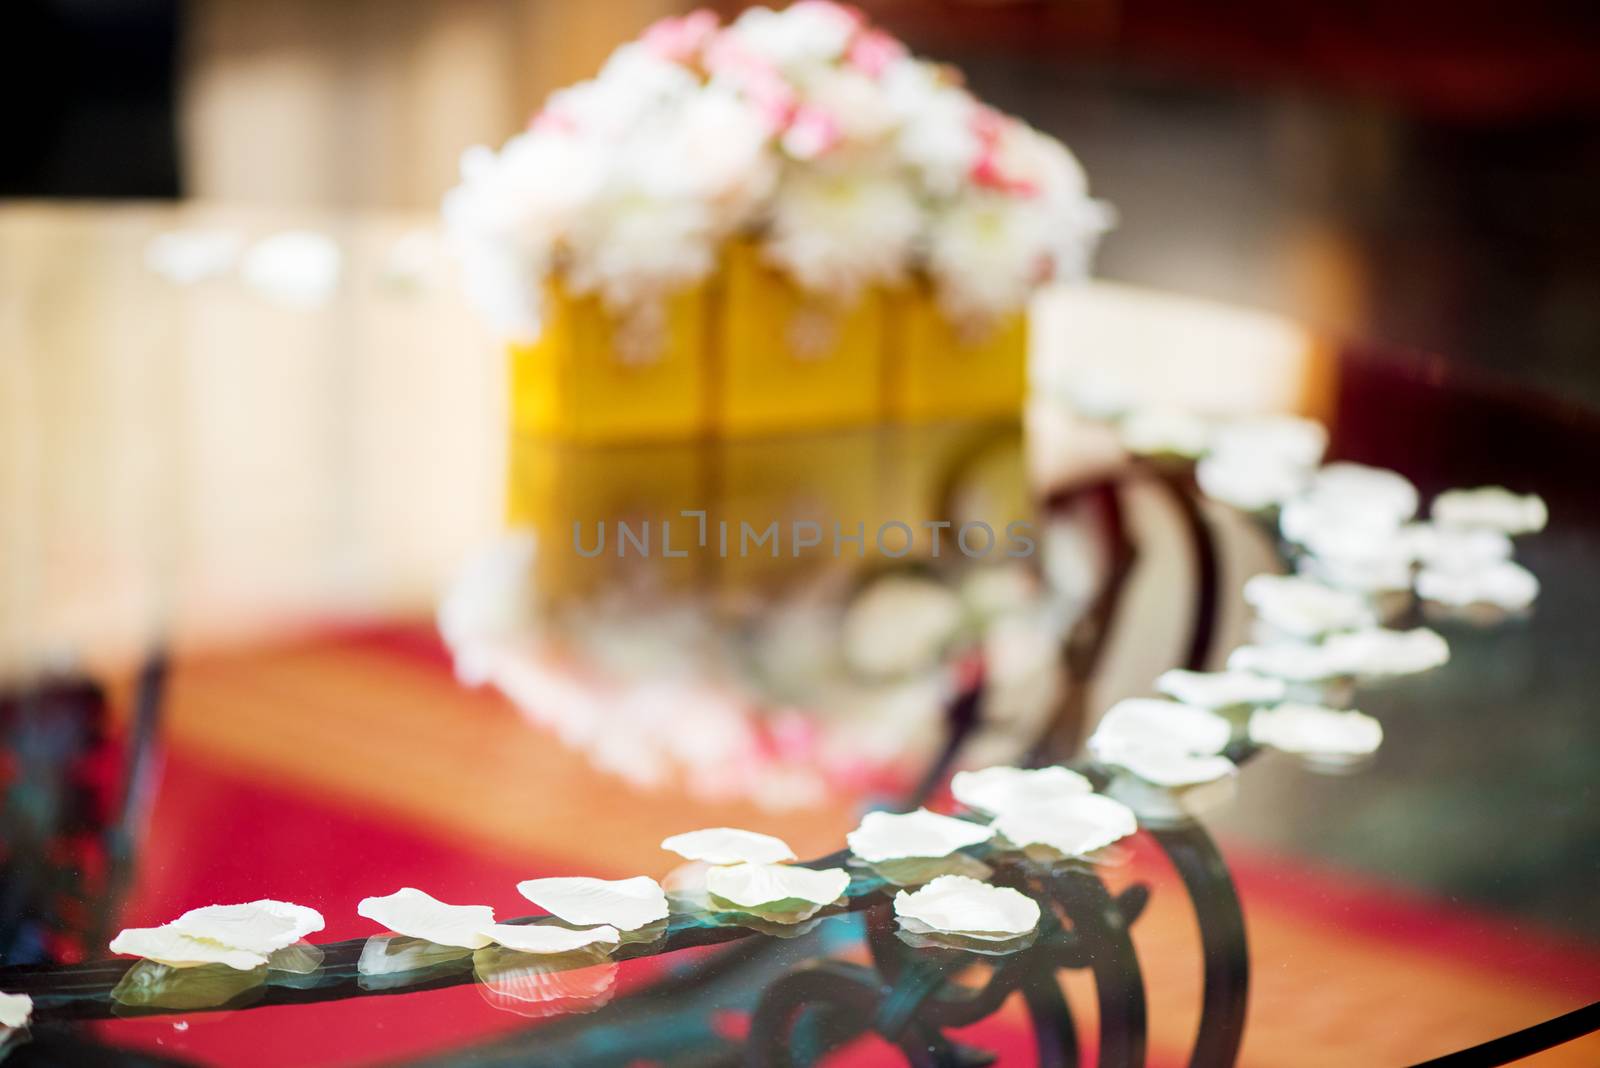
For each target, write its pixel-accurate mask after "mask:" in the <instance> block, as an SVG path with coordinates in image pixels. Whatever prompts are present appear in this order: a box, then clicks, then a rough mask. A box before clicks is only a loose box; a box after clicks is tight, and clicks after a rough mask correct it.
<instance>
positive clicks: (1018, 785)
mask: <svg viewBox="0 0 1600 1068" xmlns="http://www.w3.org/2000/svg"><path fill="white" fill-rule="evenodd" d="M1093 789H1094V787H1093V786H1092V785H1091V784H1090V783H1089V780H1088V779H1086V778H1084V777H1083V776H1082V775H1079V774H1078V773H1077V772H1075V771H1069V770H1068V769H1066V768H1063V767H1059V766H1051V767H1047V768H1033V769H1024V768H1009V767H1004V766H999V767H993V768H984V769H983V770H982V771H958V772H956V773H955V775H954V777H952V778H951V780H950V791H951V793H953V794H954V795H955V798H956V800H957V801H959V802H961V803H962V804H963V805H966V806H967V807H968V808H970V809H973V810H974V811H977V812H982V813H986V814H987V815H990V816H999V815H1003V814H1004V813H1007V812H1013V811H1016V810H1018V809H1025V808H1032V807H1034V806H1036V805H1043V804H1047V803H1049V802H1053V801H1062V800H1065V799H1067V798H1070V797H1076V796H1078V795H1079V794H1087V793H1090V792H1091V791H1093Z"/></svg>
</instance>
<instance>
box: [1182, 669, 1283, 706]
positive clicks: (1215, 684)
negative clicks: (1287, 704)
mask: <svg viewBox="0 0 1600 1068" xmlns="http://www.w3.org/2000/svg"><path fill="white" fill-rule="evenodd" d="M1156 689H1157V690H1159V691H1161V692H1162V693H1164V694H1166V695H1167V696H1168V697H1171V698H1173V699H1174V700H1177V701H1182V702H1183V703H1184V704H1186V705H1194V706H1196V707H1197V708H1229V707H1231V706H1233V705H1266V704H1271V703H1273V702H1274V701H1281V700H1283V696H1284V694H1285V693H1286V692H1287V691H1288V687H1287V686H1286V685H1284V682H1283V680H1282V679H1274V678H1269V677H1268V676H1266V675H1255V674H1252V673H1251V672H1248V671H1184V670H1182V669H1174V670H1172V671H1168V672H1165V673H1163V674H1162V675H1161V676H1160V677H1159V678H1157V679H1156Z"/></svg>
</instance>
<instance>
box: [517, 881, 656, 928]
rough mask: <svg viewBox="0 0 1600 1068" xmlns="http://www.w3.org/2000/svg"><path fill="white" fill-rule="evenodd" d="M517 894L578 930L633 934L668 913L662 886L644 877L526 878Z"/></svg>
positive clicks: (518, 885)
mask: <svg viewBox="0 0 1600 1068" xmlns="http://www.w3.org/2000/svg"><path fill="white" fill-rule="evenodd" d="M517 892H518V893H520V894H521V895H522V896H523V897H525V898H527V899H528V900H529V901H531V902H533V903H534V904H535V905H538V906H539V907H540V908H542V909H544V910H545V911H546V912H549V913H550V914H551V915H552V916H556V917H558V918H559V919H562V920H565V921H566V922H567V923H571V924H577V925H578V926H581V927H587V926H589V925H591V924H607V925H609V926H612V927H615V928H617V929H618V930H619V931H636V930H638V929H639V928H641V927H645V926H648V925H649V924H652V923H655V922H656V921H658V920H664V919H666V918H667V913H668V911H669V910H668V907H667V895H666V892H665V891H663V890H662V889H661V884H660V883H658V882H656V881H655V880H654V879H652V878H650V877H649V876H646V875H638V876H635V877H634V878H632V879H591V878H588V877H586V876H572V877H558V878H551V879H528V880H526V881H524V882H520V883H518V884H517Z"/></svg>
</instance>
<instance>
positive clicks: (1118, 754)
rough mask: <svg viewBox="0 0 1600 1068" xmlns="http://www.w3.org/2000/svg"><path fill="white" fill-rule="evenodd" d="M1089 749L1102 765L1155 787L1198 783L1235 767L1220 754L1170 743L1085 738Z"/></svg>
mask: <svg viewBox="0 0 1600 1068" xmlns="http://www.w3.org/2000/svg"><path fill="white" fill-rule="evenodd" d="M1089 750H1090V752H1091V753H1093V755H1094V758H1095V759H1096V760H1098V761H1100V762H1101V763H1102V764H1109V765H1112V766H1114V767H1119V768H1125V769H1127V770H1128V771H1130V772H1132V773H1133V774H1134V775H1136V776H1138V777H1139V778H1141V779H1143V780H1144V781H1145V782H1148V783H1153V784H1154V785H1156V786H1168V787H1180V786H1198V785H1199V784H1201V783H1207V782H1215V781H1217V780H1218V779H1224V778H1227V777H1228V776H1230V775H1232V774H1233V773H1234V772H1235V771H1237V770H1238V769H1237V768H1236V767H1234V764H1233V761H1231V760H1229V759H1228V758H1227V757H1223V756H1211V755H1204V754H1201V755H1197V754H1194V753H1186V752H1184V751H1183V750H1182V749H1178V748H1175V747H1173V746H1164V745H1151V744H1149V743H1140V742H1135V741H1129V740H1124V739H1118V738H1112V739H1102V738H1099V736H1098V735H1097V736H1096V737H1094V738H1090V739H1089Z"/></svg>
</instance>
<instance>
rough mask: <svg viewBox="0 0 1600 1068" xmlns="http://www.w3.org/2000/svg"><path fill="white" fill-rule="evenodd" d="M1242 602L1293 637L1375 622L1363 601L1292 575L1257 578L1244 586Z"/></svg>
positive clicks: (1269, 623) (1356, 596) (1319, 634)
mask: <svg viewBox="0 0 1600 1068" xmlns="http://www.w3.org/2000/svg"><path fill="white" fill-rule="evenodd" d="M1244 599H1245V603H1246V604H1248V605H1250V606H1251V607H1252V608H1254V609H1255V610H1256V612H1257V614H1258V615H1259V616H1260V617H1261V619H1262V621H1263V622H1265V623H1266V624H1268V625H1269V626H1271V627H1274V628H1276V629H1278V630H1280V631H1283V632H1284V633H1285V634H1290V635H1293V636H1294V637H1296V638H1316V637H1320V636H1321V635H1323V634H1327V633H1328V632H1330V631H1335V630H1352V629H1354V628H1356V627H1363V626H1370V625H1372V624H1373V623H1374V622H1376V620H1375V619H1374V618H1373V613H1372V609H1371V608H1370V607H1368V605H1367V602H1366V599H1365V598H1363V597H1360V596H1358V595H1356V594H1354V593H1350V592H1348V591H1345V590H1336V589H1332V588H1330V587H1328V586H1324V585H1322V584H1321V583H1319V582H1313V581H1311V580H1310V579H1306V578H1300V577H1297V576H1292V575H1256V576H1255V577H1253V578H1251V579H1250V580H1249V581H1248V582H1246V583H1245V584H1244Z"/></svg>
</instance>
